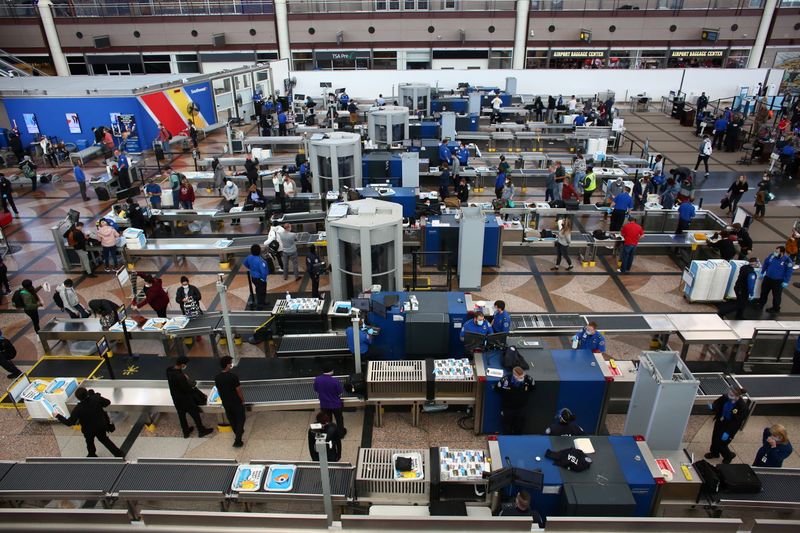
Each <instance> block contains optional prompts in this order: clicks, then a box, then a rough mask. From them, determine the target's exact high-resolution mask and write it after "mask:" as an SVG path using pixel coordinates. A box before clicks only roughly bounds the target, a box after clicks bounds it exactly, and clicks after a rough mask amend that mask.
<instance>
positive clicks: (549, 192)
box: [544, 183, 556, 202]
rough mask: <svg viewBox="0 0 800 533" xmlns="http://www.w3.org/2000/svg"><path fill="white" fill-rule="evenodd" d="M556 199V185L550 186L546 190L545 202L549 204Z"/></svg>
mask: <svg viewBox="0 0 800 533" xmlns="http://www.w3.org/2000/svg"><path fill="white" fill-rule="evenodd" d="M555 199H556V185H555V183H554V184H552V185H548V186H547V187H545V189H544V201H545V202H549V201H550V200H555Z"/></svg>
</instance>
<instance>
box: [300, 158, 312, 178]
mask: <svg viewBox="0 0 800 533" xmlns="http://www.w3.org/2000/svg"><path fill="white" fill-rule="evenodd" d="M310 170H311V168H310V167H309V165H308V161H306V162H304V163H303V164H302V165H300V178H301V179H302V178H308V173H309V171H310Z"/></svg>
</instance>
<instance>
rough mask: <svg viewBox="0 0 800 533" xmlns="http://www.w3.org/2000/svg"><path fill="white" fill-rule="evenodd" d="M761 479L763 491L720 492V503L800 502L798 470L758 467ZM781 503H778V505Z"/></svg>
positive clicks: (796, 503)
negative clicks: (745, 492)
mask: <svg viewBox="0 0 800 533" xmlns="http://www.w3.org/2000/svg"><path fill="white" fill-rule="evenodd" d="M755 470H756V474H757V475H758V479H760V480H761V492H759V493H757V494H733V493H728V492H720V494H719V498H720V503H722V504H723V505H724V502H726V501H731V502H745V501H749V502H760V503H761V504H765V505H766V504H769V505H773V504H780V503H784V504H790V505H793V506H797V505H798V504H800V474H798V471H797V470H789V471H787V470H779V469H777V468H774V469H773V468H756V469H755ZM734 505H735V503H734ZM777 506H779V505H776V507H777Z"/></svg>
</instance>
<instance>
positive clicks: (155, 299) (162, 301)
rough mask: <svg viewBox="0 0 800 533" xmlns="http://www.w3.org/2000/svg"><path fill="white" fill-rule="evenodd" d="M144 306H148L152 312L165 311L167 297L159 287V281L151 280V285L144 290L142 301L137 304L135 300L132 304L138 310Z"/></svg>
mask: <svg viewBox="0 0 800 533" xmlns="http://www.w3.org/2000/svg"><path fill="white" fill-rule="evenodd" d="M146 304H150V307H152V308H153V309H154V310H158V309H166V308H167V306H169V295H168V294H167V292H166V291H165V290H164V288H163V287H162V286H161V280H160V279H158V278H153V284H152V285H150V287H148V288H147V289H145V292H144V300H142V301H141V302H138V303H137V302H136V301H135V300H134V302H133V305H135V306H136V307H139V308H142V307H144V306H145V305H146Z"/></svg>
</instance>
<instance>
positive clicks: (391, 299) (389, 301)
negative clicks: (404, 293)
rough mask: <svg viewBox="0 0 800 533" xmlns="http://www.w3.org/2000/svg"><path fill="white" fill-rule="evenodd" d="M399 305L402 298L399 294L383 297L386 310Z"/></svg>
mask: <svg viewBox="0 0 800 533" xmlns="http://www.w3.org/2000/svg"><path fill="white" fill-rule="evenodd" d="M398 303H400V296H399V295H397V294H387V295H386V296H384V297H383V305H385V306H386V309H389V308H391V307H393V306H395V305H397V304H398Z"/></svg>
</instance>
